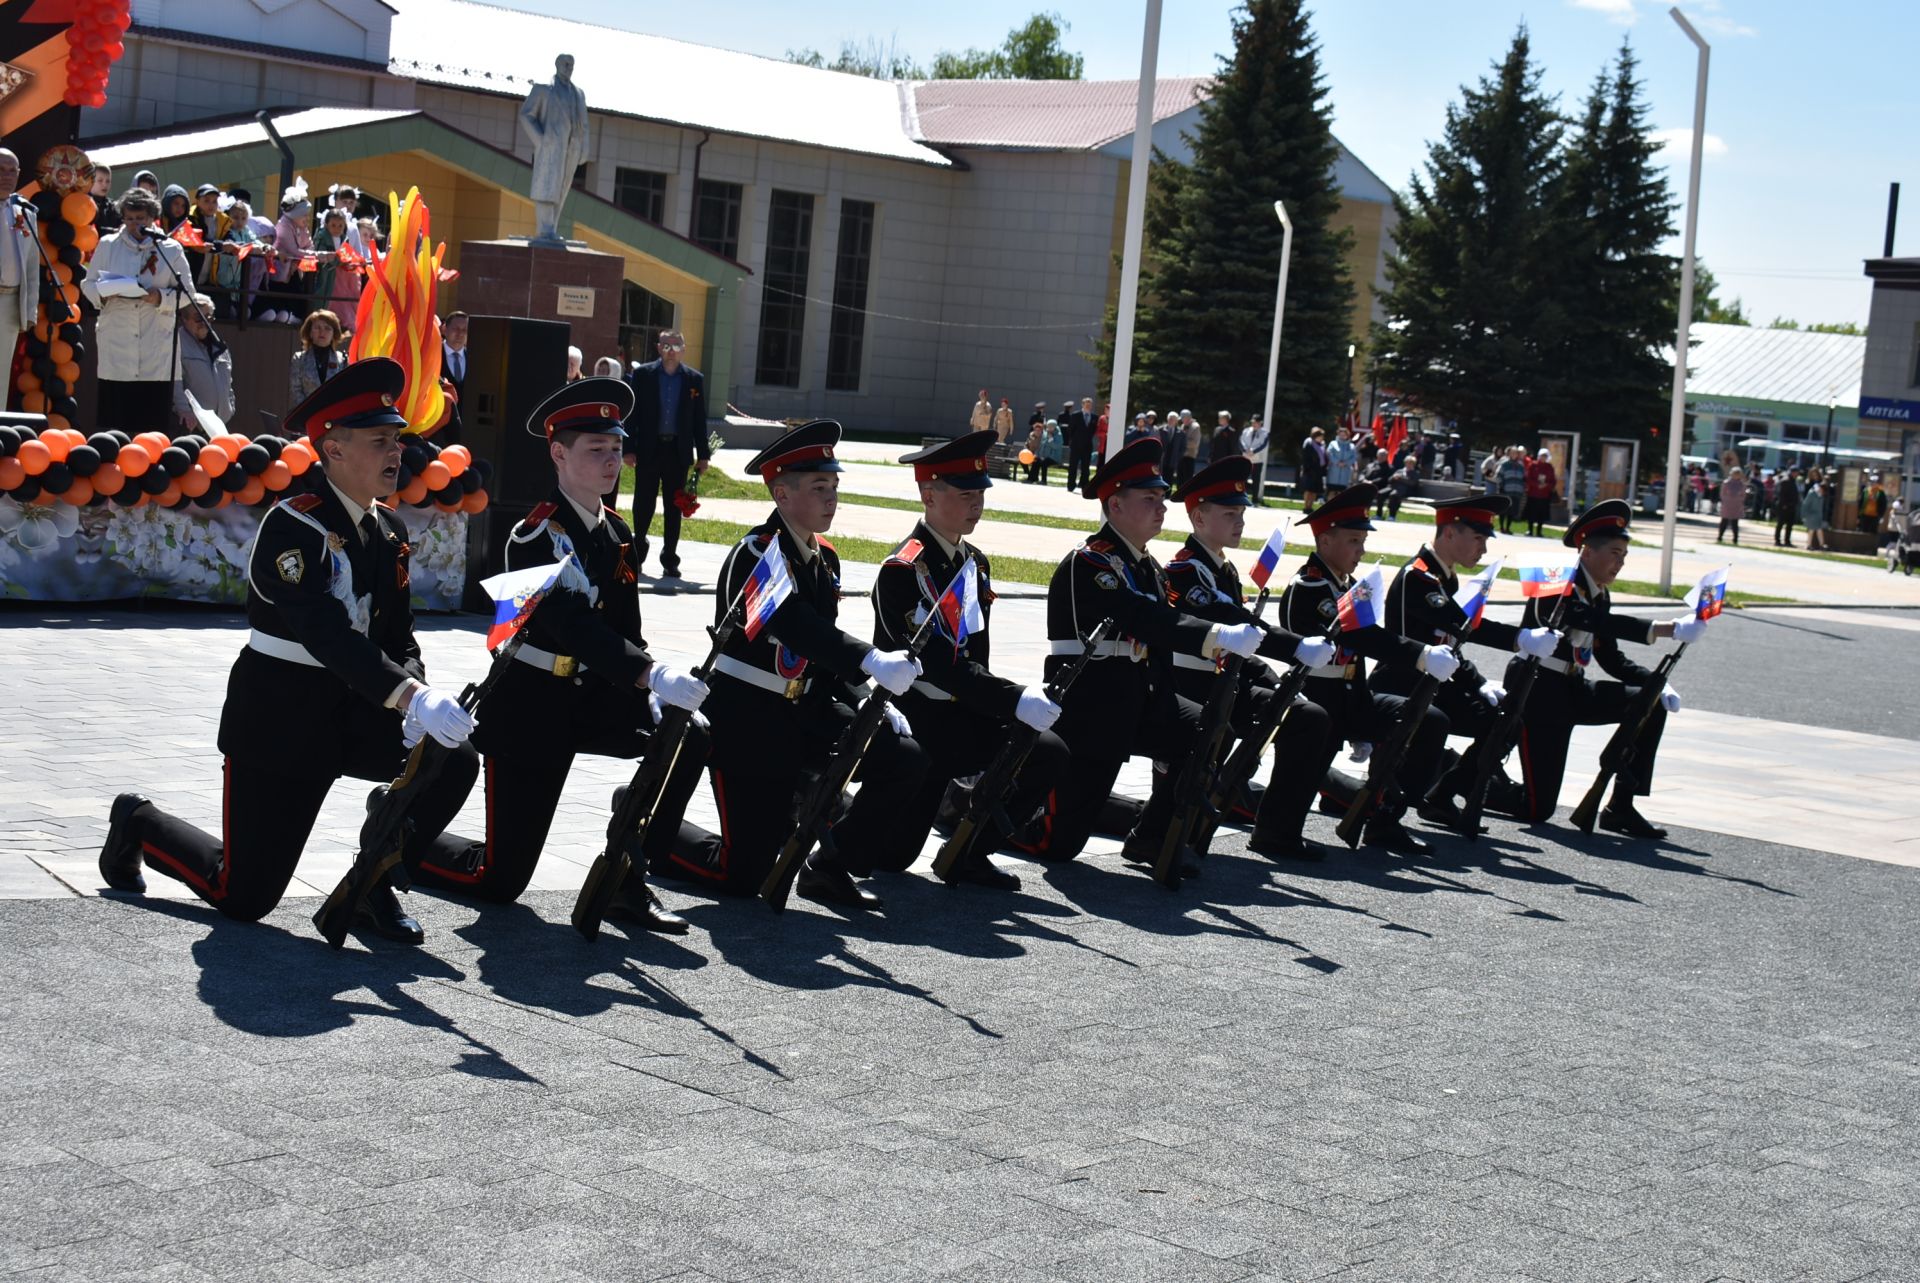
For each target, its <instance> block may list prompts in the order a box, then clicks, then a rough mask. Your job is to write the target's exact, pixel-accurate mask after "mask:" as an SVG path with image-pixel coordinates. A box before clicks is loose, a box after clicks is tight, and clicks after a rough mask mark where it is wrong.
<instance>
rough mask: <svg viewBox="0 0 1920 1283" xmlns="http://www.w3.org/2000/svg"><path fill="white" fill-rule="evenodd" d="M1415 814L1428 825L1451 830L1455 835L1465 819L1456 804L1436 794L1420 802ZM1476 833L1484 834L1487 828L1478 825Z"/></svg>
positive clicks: (1450, 799)
mask: <svg viewBox="0 0 1920 1283" xmlns="http://www.w3.org/2000/svg"><path fill="white" fill-rule="evenodd" d="M1417 813H1418V815H1419V816H1420V818H1421V819H1423V820H1425V821H1426V822H1427V823H1428V824H1432V825H1436V826H1438V827H1440V828H1443V829H1451V830H1453V831H1454V832H1455V833H1458V832H1460V826H1461V823H1462V821H1464V820H1465V819H1466V817H1465V816H1463V815H1462V814H1461V813H1460V807H1459V804H1458V803H1456V802H1455V801H1454V800H1453V799H1452V798H1450V797H1441V796H1439V795H1438V794H1435V795H1434V796H1432V797H1429V798H1428V799H1427V800H1426V801H1424V802H1422V803H1421V804H1420V808H1419V811H1418V812H1417ZM1478 831H1479V832H1481V833H1485V832H1486V831H1487V826H1486V825H1484V824H1482V825H1480V826H1479V830H1478Z"/></svg>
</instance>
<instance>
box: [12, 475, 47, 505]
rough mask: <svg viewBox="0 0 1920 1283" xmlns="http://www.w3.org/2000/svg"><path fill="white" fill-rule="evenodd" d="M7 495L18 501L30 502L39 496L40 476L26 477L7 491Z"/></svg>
mask: <svg viewBox="0 0 1920 1283" xmlns="http://www.w3.org/2000/svg"><path fill="white" fill-rule="evenodd" d="M7 497H8V498H10V499H13V500H15V501H16V502H19V503H32V502H33V501H34V500H35V499H38V498H39V497H40V478H39V477H28V478H27V479H26V480H25V481H22V482H21V483H20V484H19V485H17V486H15V487H14V488H13V489H11V490H9V491H7Z"/></svg>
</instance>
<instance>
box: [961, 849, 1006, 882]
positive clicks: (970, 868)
mask: <svg viewBox="0 0 1920 1283" xmlns="http://www.w3.org/2000/svg"><path fill="white" fill-rule="evenodd" d="M953 880H954V881H955V882H971V883H972V884H973V885H974V886H977V887H989V888H991V889H993V890H995V891H1018V890H1019V889H1020V879H1019V877H1018V876H1017V875H1015V874H1012V873H1009V872H1007V871H1006V870H1005V869H1003V868H1001V867H1000V866H999V865H997V864H995V863H994V862H993V861H992V860H991V859H989V858H987V855H986V853H985V852H983V851H980V850H978V849H975V850H972V851H968V852H967V853H966V854H965V855H963V856H961V857H960V858H959V859H958V860H955V861H954V862H953Z"/></svg>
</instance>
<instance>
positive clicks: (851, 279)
mask: <svg viewBox="0 0 1920 1283" xmlns="http://www.w3.org/2000/svg"><path fill="white" fill-rule="evenodd" d="M872 266H873V202H872V201H865V200H843V201H841V202H840V248H839V250H838V251H837V252H836V253H835V255H834V261H833V314H832V322H831V325H830V328H829V329H828V332H827V388H828V390H829V391H832V392H858V391H859V390H860V359H861V356H862V355H863V352H864V350H865V347H866V342H867V273H868V270H869V269H870V268H871V267H872Z"/></svg>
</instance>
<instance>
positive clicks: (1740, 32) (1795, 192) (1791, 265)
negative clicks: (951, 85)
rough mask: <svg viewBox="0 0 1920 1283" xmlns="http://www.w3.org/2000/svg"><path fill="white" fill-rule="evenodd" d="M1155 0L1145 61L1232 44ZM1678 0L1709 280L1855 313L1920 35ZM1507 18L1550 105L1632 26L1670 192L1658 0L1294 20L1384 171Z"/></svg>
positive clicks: (1474, 73) (1891, 2) (748, 33)
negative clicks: (1700, 118)
mask: <svg viewBox="0 0 1920 1283" xmlns="http://www.w3.org/2000/svg"><path fill="white" fill-rule="evenodd" d="M511 2H512V5H513V7H515V8H524V9H531V10H535V11H538V12H545V13H555V14H564V15H565V16H568V17H573V18H577V19H580V20H583V21H587V22H599V23H605V24H607V25H611V26H623V27H631V28H635V29H639V30H647V31H655V32H659V33H660V34H665V35H675V36H678V37H681V38H683V39H689V40H695V41H699V42H701V43H703V44H714V45H723V46H726V47H729V48H734V49H740V50H744V51H746V52H749V53H759V54H766V55H769V56H772V57H779V56H781V55H782V54H783V53H784V52H785V51H786V50H788V49H789V48H797V47H801V46H809V45H810V46H813V47H815V48H818V49H821V50H824V51H825V52H826V53H827V54H828V55H829V56H831V55H832V54H833V53H834V52H835V51H837V50H838V48H839V46H840V42H841V41H842V40H843V39H848V38H852V39H856V40H861V41H864V40H865V39H866V38H867V37H869V36H875V37H878V38H880V39H881V40H883V41H884V40H887V39H894V40H897V42H898V45H899V47H900V48H901V49H902V50H903V51H904V52H907V53H909V54H911V55H913V56H914V57H915V58H917V59H919V60H920V61H921V62H923V63H924V62H927V61H930V60H931V59H932V57H933V55H934V53H935V52H936V51H938V50H940V49H943V48H946V49H960V48H964V47H967V46H969V45H973V46H980V47H988V46H992V45H996V44H998V43H999V42H1000V40H1001V39H1002V38H1003V37H1004V36H1005V34H1006V32H1007V31H1008V30H1009V29H1010V28H1012V27H1015V26H1019V25H1021V24H1022V23H1024V22H1025V21H1026V19H1027V18H1028V17H1029V16H1031V15H1032V14H1033V13H1034V12H1035V10H1036V9H1037V8H1041V7H1049V8H1052V9H1054V10H1057V11H1058V12H1059V13H1060V14H1061V16H1062V17H1064V18H1065V19H1066V21H1067V22H1068V24H1070V28H1071V29H1070V31H1069V32H1068V34H1067V38H1066V45H1067V47H1068V48H1070V49H1073V50H1075V51H1077V52H1079V53H1082V54H1084V55H1085V56H1086V60H1087V75H1088V76H1089V77H1090V78H1094V79H1120V78H1131V77H1134V76H1137V75H1138V74H1139V69H1140V36H1141V22H1142V17H1143V15H1144V12H1145V10H1144V5H1143V4H1141V3H1140V2H1139V0H1119V2H1112V0H1108V2H1105V3H1090V2H1089V0H1015V2H1013V3H1008V2H1007V0H972V2H971V3H968V4H965V5H944V4H942V5H933V4H925V3H918V4H902V3H899V2H898V0H891V2H885V0H836V2H835V3H832V4H824V5H804V4H802V5H796V4H793V3H791V0H707V3H705V4H703V5H700V6H687V7H678V6H676V7H657V8H656V7H648V6H635V5H632V4H630V3H623V2H616V0H566V2H565V3H560V2H559V0H511ZM1164 4H1165V12H1164V18H1163V24H1162V32H1161V41H1160V63H1159V71H1160V74H1161V75H1167V76H1174V75H1204V74H1207V73H1209V72H1211V71H1212V70H1214V68H1215V66H1216V65H1217V64H1216V59H1217V57H1218V55H1220V54H1221V53H1224V52H1225V51H1226V50H1227V49H1228V48H1229V47H1230V45H1231V23H1230V17H1229V15H1230V13H1231V8H1232V7H1231V6H1230V5H1228V4H1224V3H1220V2H1219V0H1164ZM1682 8H1683V9H1684V10H1685V11H1686V12H1687V14H1688V15H1689V17H1690V18H1691V19H1692V20H1693V21H1694V22H1695V25H1696V26H1698V27H1699V28H1700V30H1701V33H1702V34H1703V35H1704V36H1705V37H1706V38H1707V40H1708V41H1709V42H1710V43H1711V44H1712V46H1713V58H1712V71H1711V77H1710V83H1709V93H1708V98H1707V127H1706V131H1705V132H1706V135H1707V157H1706V164H1705V168H1704V174H1703V179H1702V189H1701V214H1700V234H1699V252H1700V255H1701V257H1702V258H1704V259H1705V260H1706V261H1707V262H1708V264H1709V265H1710V266H1711V267H1712V268H1713V270H1714V273H1715V274H1716V275H1717V276H1718V277H1719V278H1720V281H1721V285H1722V293H1723V295H1734V294H1738V295H1739V296H1741V297H1742V298H1743V299H1744V300H1745V302H1746V304H1747V310H1748V312H1749V314H1750V315H1753V316H1754V317H1755V318H1756V319H1757V320H1758V321H1759V322H1760V323H1763V324H1764V323H1765V322H1767V321H1769V320H1771V319H1773V318H1774V317H1775V316H1788V317H1792V318H1795V319H1797V320H1799V321H1802V322H1812V321H1855V322H1859V323H1861V324H1864V323H1865V321H1866V319H1867V303H1868V295H1869V288H1868V284H1867V281H1866V278H1865V277H1864V276H1863V275H1862V274H1861V268H1860V263H1861V260H1862V259H1864V258H1871V257H1877V256H1878V255H1879V253H1880V249H1881V239H1882V232H1883V228H1884V223H1885V217H1886V201H1887V184H1888V183H1889V182H1901V181H1904V182H1905V184H1906V188H1905V191H1904V193H1903V194H1904V195H1905V197H1906V210H1905V215H1904V218H1903V220H1902V228H1903V230H1902V233H1901V235H1900V236H1899V238H1898V240H1897V242H1896V244H1895V252H1896V253H1905V254H1920V163H1916V155H1917V153H1916V149H1915V146H1914V137H1915V130H1914V125H1915V121H1916V112H1915V98H1914V95H1913V93H1912V91H1911V89H1910V88H1909V87H1908V86H1909V85H1910V83H1911V82H1910V77H1909V73H1910V70H1911V68H1910V66H1909V63H1910V58H1911V52H1912V51H1913V50H1914V49H1916V48H1920V4H1912V3H1907V2H1896V0H1871V2H1869V0H1830V2H1829V3H1828V4H1825V5H1821V6H1813V5H1808V4H1805V3H1803V2H1795V3H1788V2H1787V0H1696V2H1695V3H1688V4H1685V5H1683V6H1682ZM1522 21H1524V22H1526V23H1527V25H1528V27H1529V29H1530V30H1531V32H1532V36H1533V48H1534V55H1535V58H1536V59H1537V60H1538V61H1539V62H1540V63H1542V64H1543V66H1544V68H1545V72H1546V86H1547V88H1548V89H1549V91H1551V92H1556V93H1558V94H1560V95H1561V105H1562V107H1563V108H1565V109H1566V110H1568V111H1573V110H1575V109H1577V107H1578V104H1579V101H1580V99H1581V97H1582V96H1583V95H1584V94H1585V92H1586V90H1587V87H1588V86H1589V85H1590V84H1591V83H1592V81H1593V78H1594V75H1595V73H1596V72H1598V71H1599V70H1600V69H1601V67H1602V66H1603V65H1605V64H1607V63H1609V62H1610V61H1611V60H1612V58H1613V55H1614V51H1615V50H1616V49H1617V48H1618V47H1619V43H1620V40H1621V39H1622V37H1627V38H1630V39H1631V40H1632V41H1633V45H1634V49H1635V51H1636V53H1637V55H1638V56H1639V58H1640V61H1641V74H1642V76H1643V77H1644V78H1645V79H1646V81H1647V86H1648V98H1649V101H1650V103H1651V105H1652V109H1653V119H1654V124H1655V126H1656V127H1657V128H1661V129H1667V130H1673V131H1675V132H1676V133H1677V134H1679V135H1681V137H1680V139H1679V141H1678V142H1677V143H1676V144H1675V145H1674V146H1670V147H1669V148H1668V149H1667V154H1668V155H1669V156H1670V157H1672V160H1673V174H1674V190H1675V193H1676V196H1677V197H1682V198H1683V197H1684V195H1685V181H1686V152H1685V137H1684V135H1685V133H1686V131H1687V130H1688V128H1689V127H1690V126H1691V123H1692V117H1693V85H1694V53H1693V46H1692V45H1691V44H1690V43H1688V41H1687V39H1686V37H1685V36H1684V35H1682V33H1681V32H1680V29H1679V27H1678V26H1676V25H1675V24H1674V22H1673V21H1672V19H1671V18H1669V17H1668V16H1667V5H1665V4H1652V3H1647V2H1646V0H1535V3H1533V4H1530V5H1527V4H1519V3H1507V2H1505V0H1445V2H1443V3H1434V2H1433V0H1323V2H1322V3H1321V4H1319V5H1318V6H1317V8H1316V11H1315V16H1314V29H1315V31H1316V33H1317V35H1318V37H1319V40H1320V43H1321V54H1322V59H1323V63H1324V66H1325V70H1326V76H1327V82H1328V86H1329V89H1330V91H1331V97H1332V101H1333V108H1334V130H1335V132H1336V133H1337V134H1339V136H1340V138H1341V140H1342V141H1343V142H1345V143H1346V144H1347V146H1348V147H1349V148H1351V149H1352V151H1353V152H1354V153H1355V154H1356V155H1358V156H1359V157H1360V159H1361V160H1363V161H1365V162H1366V163H1367V164H1368V165H1369V166H1371V167H1372V168H1373V169H1374V171H1375V172H1377V173H1378V174H1379V175H1380V176H1381V177H1382V178H1384V179H1385V180H1386V181H1387V182H1389V183H1390V184H1392V185H1393V186H1395V187H1397V188H1404V186H1405V185H1406V181H1407V178H1408V175H1409V174H1410V173H1411V172H1412V171H1413V170H1414V168H1415V167H1416V166H1418V165H1419V164H1420V162H1421V161H1422V159H1423V158H1424V156H1425V152H1426V145H1427V142H1428V141H1429V140H1430V139H1432V138H1434V137H1435V136H1436V135H1437V134H1438V133H1439V131H1440V129H1441V126H1442V123H1443V121H1444V118H1445V111H1446V105H1447V103H1448V102H1450V101H1453V100H1454V99H1456V98H1457V96H1458V93H1459V87H1460V85H1461V84H1462V83H1465V82H1468V81H1472V80H1476V79H1477V78H1478V77H1479V76H1480V75H1481V74H1482V73H1483V72H1485V71H1486V70H1487V69H1488V67H1489V65H1490V63H1491V62H1492V61H1493V60H1494V59H1496V58H1498V57H1499V56H1500V55H1501V54H1502V53H1503V52H1504V51H1505V49H1506V46H1507V42H1508V41H1509V40H1510V39H1511V38H1512V36H1513V32H1514V30H1515V28H1516V27H1517V25H1518V24H1519V23H1521V22H1522ZM1876 51H1879V54H1878V55H1877V54H1876ZM634 70H635V74H638V75H644V74H645V68H635V69H634ZM716 91H722V90H721V87H718V86H716ZM1903 169H1904V171H1905V172H1903ZM1677 222H1678V219H1677V218H1676V225H1677ZM1677 247H1678V238H1677V237H1676V238H1675V252H1677Z"/></svg>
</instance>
